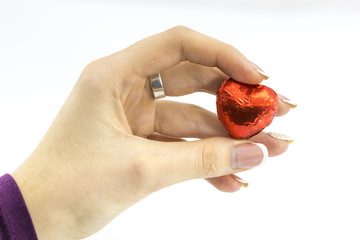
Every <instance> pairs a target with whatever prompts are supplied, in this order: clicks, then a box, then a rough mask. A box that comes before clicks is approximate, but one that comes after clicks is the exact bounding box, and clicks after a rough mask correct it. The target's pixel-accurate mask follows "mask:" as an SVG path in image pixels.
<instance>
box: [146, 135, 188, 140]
mask: <svg viewBox="0 0 360 240" xmlns="http://www.w3.org/2000/svg"><path fill="white" fill-rule="evenodd" d="M148 139H150V140H154V141H160V142H185V141H186V140H185V139H182V138H176V137H169V136H166V135H163V134H160V133H152V134H150V135H149V136H148Z"/></svg>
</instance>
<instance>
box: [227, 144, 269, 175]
mask: <svg viewBox="0 0 360 240" xmlns="http://www.w3.org/2000/svg"><path fill="white" fill-rule="evenodd" d="M267 157H268V151H267V148H266V147H265V145H263V144H261V143H242V144H239V145H236V146H235V147H233V149H232V152H231V166H232V168H233V169H241V168H253V167H255V166H258V165H260V164H261V163H262V162H264V160H265V159H266V158H267Z"/></svg>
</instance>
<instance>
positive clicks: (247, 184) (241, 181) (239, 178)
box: [230, 174, 249, 188]
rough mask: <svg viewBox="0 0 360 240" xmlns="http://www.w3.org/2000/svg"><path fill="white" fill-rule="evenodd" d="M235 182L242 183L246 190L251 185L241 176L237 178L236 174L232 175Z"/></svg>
mask: <svg viewBox="0 0 360 240" xmlns="http://www.w3.org/2000/svg"><path fill="white" fill-rule="evenodd" d="M230 176H231V177H232V178H233V179H234V180H235V181H237V182H239V183H241V186H242V187H244V188H247V187H248V186H249V183H248V182H247V181H245V180H244V179H242V178H241V177H239V176H236V175H235V174H231V175H230Z"/></svg>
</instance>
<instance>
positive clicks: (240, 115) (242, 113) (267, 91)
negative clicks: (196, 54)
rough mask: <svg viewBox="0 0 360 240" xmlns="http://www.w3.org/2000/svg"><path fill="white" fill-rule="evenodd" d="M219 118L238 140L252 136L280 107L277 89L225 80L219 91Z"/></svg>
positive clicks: (261, 128)
mask: <svg viewBox="0 0 360 240" xmlns="http://www.w3.org/2000/svg"><path fill="white" fill-rule="evenodd" d="M216 106H217V113H218V118H219V120H220V121H221V122H222V124H223V125H224V127H225V128H226V130H227V131H228V132H229V134H230V136H231V137H233V138H236V139H243V138H250V137H252V136H254V135H256V134H257V133H259V132H261V130H263V129H264V128H265V127H267V126H269V125H270V123H271V122H272V120H273V119H274V117H275V115H276V112H277V109H278V97H277V94H276V92H275V91H274V90H272V89H271V88H269V87H266V86H263V85H259V84H258V85H250V84H245V83H239V82H237V81H235V80H233V79H231V78H228V79H225V80H224V81H223V82H222V84H221V87H220V88H219V90H218V92H217V99H216Z"/></svg>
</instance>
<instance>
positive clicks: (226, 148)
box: [13, 27, 290, 239]
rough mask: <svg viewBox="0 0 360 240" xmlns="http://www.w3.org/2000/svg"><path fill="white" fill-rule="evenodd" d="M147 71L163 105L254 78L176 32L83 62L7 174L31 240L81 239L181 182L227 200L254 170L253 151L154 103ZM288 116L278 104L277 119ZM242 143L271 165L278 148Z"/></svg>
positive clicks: (194, 109) (196, 113)
mask: <svg viewBox="0 0 360 240" xmlns="http://www.w3.org/2000/svg"><path fill="white" fill-rule="evenodd" d="M157 72H161V74H162V78H163V83H164V88H165V91H166V94H167V95H168V96H180V95H184V94H190V93H193V92H196V91H205V92H208V93H210V94H215V93H216V90H217V89H218V87H219V86H220V84H221V81H222V79H223V78H224V77H225V76H226V75H228V76H231V77H232V78H234V79H236V80H238V81H241V82H245V83H250V84H257V83H260V82H261V81H262V79H263V76H262V75H260V74H259V73H258V72H257V71H256V70H255V68H254V66H253V65H252V64H251V63H249V61H248V60H246V58H245V57H244V56H243V55H242V54H241V53H240V52H238V51H237V50H236V49H234V48H233V47H231V46H229V45H226V44H224V43H222V42H219V41H217V40H215V39H212V38H210V37H207V36H204V35H202V34H199V33H197V32H195V31H192V30H190V29H187V28H185V27H176V28H173V29H171V30H168V31H166V32H163V33H160V34H158V35H154V36H152V37H149V38H147V39H145V40H142V41H140V42H138V43H136V44H134V45H133V46H130V47H129V48H127V49H125V50H123V51H120V52H118V53H115V54H113V55H110V56H107V57H105V58H102V59H99V60H96V61H94V62H92V63H90V64H89V65H88V66H87V67H86V68H85V69H84V71H83V73H82V74H81V76H80V78H79V80H78V82H77V83H76V85H75V87H74V89H73V90H72V92H71V94H70V96H69V98H68V99H67V101H66V102H65V104H64V106H63V107H62V109H61V111H60V113H59V114H58V116H57V117H56V119H55V121H54V122H53V124H52V125H51V127H50V129H49V130H48V132H47V133H46V135H45V136H44V138H43V140H42V141H41V143H40V144H39V145H38V147H37V148H36V149H35V151H34V152H33V153H32V154H31V156H30V157H29V158H28V159H27V161H26V162H25V163H24V164H23V165H22V166H21V167H20V168H19V169H17V170H16V171H15V172H14V174H13V177H14V178H15V180H16V181H17V183H18V185H19V187H20V189H21V190H22V193H23V195H24V198H25V201H26V203H27V205H28V208H29V211H30V214H31V216H32V219H33V222H34V225H35V228H36V231H37V234H38V237H39V239H78V238H84V237H86V236H89V235H91V234H93V233H95V232H97V231H99V230H100V229H101V228H102V227H103V226H105V225H106V224H107V223H108V222H110V221H111V220H112V219H113V218H115V217H116V216H117V215H118V214H119V213H121V212H122V211H123V210H125V209H126V208H128V207H130V206H131V205H133V204H134V203H136V202H137V201H139V200H141V199H142V198H144V197H145V196H147V195H149V194H151V193H152V192H154V191H157V190H158V189H161V188H164V187H166V186H169V185H172V184H175V183H178V182H181V181H185V180H189V179H194V178H207V180H208V181H209V182H210V183H212V184H213V185H214V186H215V187H217V188H218V189H220V190H222V191H236V190H238V189H239V188H240V187H241V183H240V182H238V181H236V180H235V179H234V175H232V174H233V173H236V172H239V171H242V170H246V169H249V168H252V167H255V166H257V165H258V164H260V163H261V161H262V160H263V158H264V155H265V153H264V152H263V151H262V150H261V148H260V147H259V146H258V145H255V144H252V143H249V141H239V140H234V139H231V138H229V137H228V134H227V132H226V131H225V129H224V128H223V127H222V125H221V124H220V122H219V121H218V119H217V116H216V114H214V113H211V112H209V111H207V110H205V109H202V108H200V107H198V106H196V105H189V104H183V103H177V102H171V101H159V100H156V101H155V100H154V97H153V95H152V92H151V89H150V86H149V81H148V80H147V76H149V75H152V74H154V73H157ZM289 108H290V107H289V105H287V104H284V103H282V102H281V103H280V110H279V113H281V114H284V113H286V112H287V111H289ZM184 137H185V138H186V137H191V138H200V139H202V140H199V141H193V142H185V141H183V140H182V139H181V138H184ZM251 140H252V141H255V142H259V143H263V144H265V145H266V146H267V149H268V151H269V155H271V156H273V155H278V154H280V153H282V152H284V151H285V150H286V148H287V145H288V143H287V142H286V141H281V140H277V139H275V138H271V137H269V136H268V135H267V134H265V133H260V134H258V135H256V136H255V137H253V138H252V139H251Z"/></svg>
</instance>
